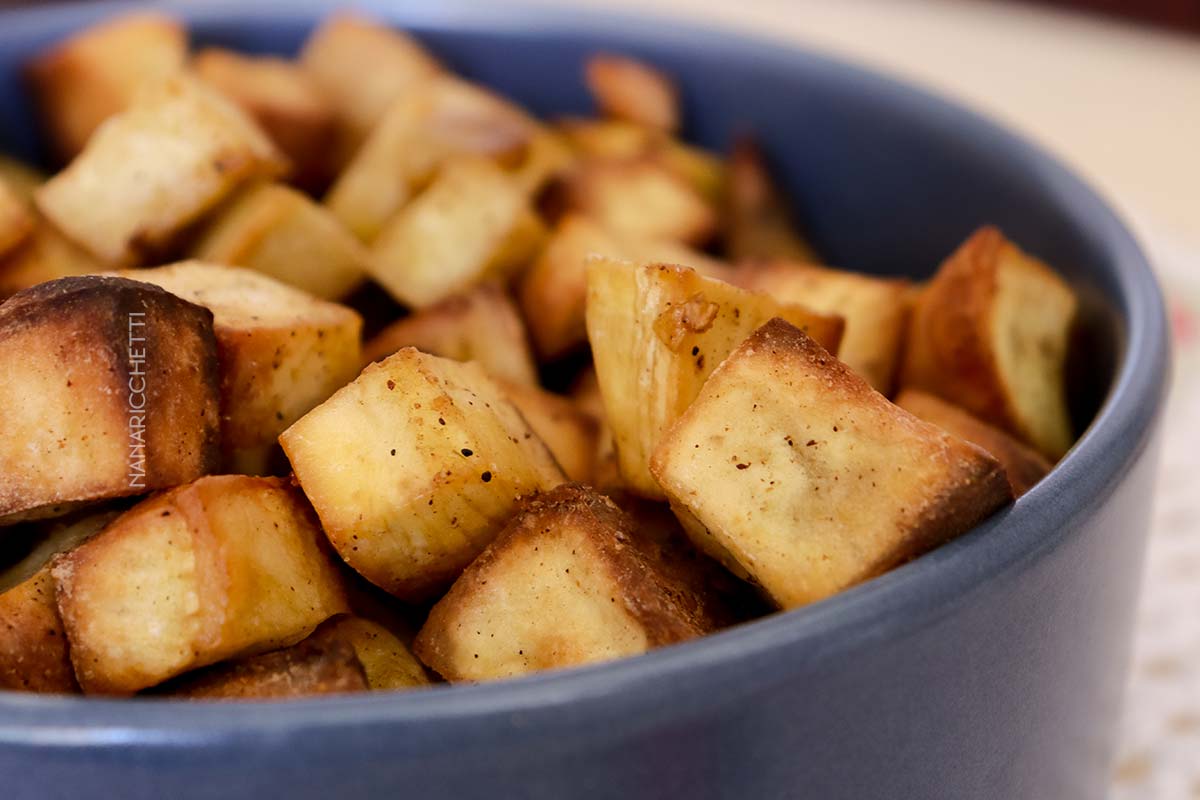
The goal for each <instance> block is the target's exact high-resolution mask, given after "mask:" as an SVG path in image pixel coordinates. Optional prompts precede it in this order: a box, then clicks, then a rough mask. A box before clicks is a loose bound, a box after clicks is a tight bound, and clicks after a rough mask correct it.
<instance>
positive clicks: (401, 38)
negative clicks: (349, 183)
mask: <svg viewBox="0 0 1200 800" xmlns="http://www.w3.org/2000/svg"><path fill="white" fill-rule="evenodd" d="M300 65H301V66H302V67H303V68H304V69H305V70H306V71H307V72H308V73H309V74H310V75H311V76H312V78H313V80H315V81H316V82H317V85H318V86H319V87H320V88H321V90H322V91H323V92H324V93H325V96H326V97H328V98H329V100H330V102H332V103H333V104H334V111H335V113H336V114H337V122H338V129H337V138H336V140H335V142H334V145H333V150H332V153H331V156H332V158H333V166H335V167H340V166H341V165H343V164H345V163H346V162H347V161H349V160H350V157H351V156H353V155H354V153H355V151H356V150H358V147H359V145H360V144H362V142H363V140H364V139H366V138H367V134H368V133H370V131H371V129H372V128H373V127H374V126H375V123H376V122H378V121H379V120H380V118H381V117H382V116H383V114H384V112H385V111H386V110H387V108H388V106H389V105H391V104H392V101H394V100H396V99H397V98H399V97H402V96H404V95H406V94H408V93H409V92H411V91H413V90H415V89H418V88H419V87H420V86H421V85H422V84H424V83H425V82H427V81H429V80H430V79H431V78H433V77H434V76H436V75H438V74H439V73H441V71H442V67H441V65H440V64H439V63H438V62H437V60H436V59H435V58H434V57H433V56H432V55H431V54H430V53H429V51H428V50H426V49H425V48H424V47H422V46H421V45H420V43H418V42H417V40H416V39H413V38H412V37H411V36H408V35H407V34H405V33H403V32H401V31H397V30H393V29H392V28H389V27H387V26H386V25H383V24H382V23H379V22H376V21H374V20H370V19H366V18H364V17H361V16H358V15H355V14H351V13H338V14H334V15H332V16H331V17H329V18H328V19H327V20H325V22H324V23H322V24H321V26H320V27H319V28H317V30H316V31H314V32H313V34H312V36H310V37H309V39H308V41H307V42H306V43H305V45H304V49H303V51H302V52H301V53H300Z"/></svg>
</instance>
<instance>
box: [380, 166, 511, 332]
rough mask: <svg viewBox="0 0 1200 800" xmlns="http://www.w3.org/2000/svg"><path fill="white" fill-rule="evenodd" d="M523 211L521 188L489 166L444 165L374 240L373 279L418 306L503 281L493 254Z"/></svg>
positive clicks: (497, 168)
mask: <svg viewBox="0 0 1200 800" xmlns="http://www.w3.org/2000/svg"><path fill="white" fill-rule="evenodd" d="M527 208H528V201H527V199H526V197H525V194H524V192H523V191H522V189H521V187H520V186H519V185H518V184H517V182H516V181H515V180H513V179H512V178H511V177H510V176H508V175H506V174H505V173H504V172H503V171H502V170H501V169H500V168H499V167H497V166H496V165H495V164H493V163H491V162H490V161H487V160H484V159H478V158H463V159H458V160H455V161H452V162H449V163H448V164H446V166H444V167H443V168H442V169H441V170H440V171H439V173H438V175H437V177H436V178H435V179H434V181H433V183H432V184H430V186H429V188H427V189H426V190H425V191H424V192H422V193H421V194H420V195H418V196H417V197H416V198H415V199H414V200H413V201H412V202H411V203H409V204H408V205H407V206H405V207H404V208H402V209H401V210H400V211H399V213H397V214H396V215H395V216H394V217H392V219H391V220H390V221H389V222H388V224H387V225H386V227H384V229H383V231H382V232H381V233H380V234H379V236H378V237H377V238H376V239H375V242H374V244H373V245H372V246H371V261H370V264H369V266H368V269H369V271H370V273H371V277H373V278H374V279H375V280H376V281H378V282H379V283H380V284H382V285H383V287H384V288H385V289H387V290H388V293H389V294H391V295H392V297H394V298H396V299H397V300H399V301H400V302H402V303H404V304H406V305H409V306H415V307H418V308H421V307H424V306H429V305H432V304H434V303H436V302H438V301H439V300H444V299H445V298H447V297H449V296H450V295H452V294H456V293H458V292H461V291H464V290H466V289H468V288H470V287H471V286H473V285H474V284H476V283H480V282H482V281H484V280H486V279H488V278H491V277H496V278H503V277H507V276H506V275H505V274H504V271H503V270H502V269H497V268H495V265H496V256H497V254H498V253H500V252H501V251H502V248H503V246H504V245H505V244H506V243H507V241H508V237H509V234H510V233H511V232H512V230H513V228H514V227H515V226H516V225H517V223H518V222H519V221H520V218H521V216H522V214H523V213H524V212H525V210H526V209H527ZM501 266H511V265H501Z"/></svg>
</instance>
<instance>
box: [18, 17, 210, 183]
mask: <svg viewBox="0 0 1200 800" xmlns="http://www.w3.org/2000/svg"><path fill="white" fill-rule="evenodd" d="M187 46H188V45H187V32H186V31H185V30H184V28H183V25H182V24H180V22H179V20H177V19H175V18H174V17H170V16H167V15H165V14H157V13H153V12H142V13H136V14H126V15H123V16H120V17H117V18H115V19H110V20H108V21H107V22H102V23H100V24H97V25H93V26H92V27H90V28H87V29H86V30H84V31H82V32H80V33H77V34H75V35H74V36H72V37H71V38H69V39H67V40H65V41H63V42H60V43H59V44H57V45H55V46H54V47H53V48H52V49H50V50H49V51H47V52H45V53H43V54H42V55H40V56H38V57H37V58H35V59H34V60H33V61H32V62H30V64H29V67H28V76H29V80H30V84H31V85H32V88H33V94H34V98H35V100H36V101H37V105H38V107H39V111H40V112H41V116H42V122H43V127H42V129H43V130H44V131H45V133H46V135H47V137H48V138H49V140H50V143H51V145H52V147H53V150H54V152H55V153H56V154H57V156H58V157H59V158H60V159H61V160H63V161H69V160H70V159H72V158H74V157H75V156H76V155H77V154H78V153H79V151H81V150H83V147H84V145H85V144H86V143H87V141H88V138H89V137H91V135H92V133H93V132H94V131H95V130H96V129H97V128H98V127H100V123H102V122H104V121H105V120H106V119H108V118H109V117H111V116H113V115H114V114H116V113H118V112H121V111H124V110H125V109H126V107H128V106H129V104H130V103H131V102H132V101H133V98H134V96H135V94H136V93H137V90H138V88H139V86H140V85H141V84H142V82H143V81H145V80H147V79H154V78H163V77H166V76H167V75H171V74H172V73H174V72H177V71H178V70H180V69H182V68H183V65H184V61H185V60H186V59H187Z"/></svg>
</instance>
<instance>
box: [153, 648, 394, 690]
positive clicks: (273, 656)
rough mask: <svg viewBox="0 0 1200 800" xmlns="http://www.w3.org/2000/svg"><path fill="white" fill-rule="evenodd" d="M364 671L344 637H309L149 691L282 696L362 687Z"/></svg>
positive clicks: (207, 668) (184, 676)
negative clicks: (326, 638)
mask: <svg viewBox="0 0 1200 800" xmlns="http://www.w3.org/2000/svg"><path fill="white" fill-rule="evenodd" d="M369 688H370V687H369V686H368V684H367V677H366V672H365V670H364V668H363V665H362V664H361V663H360V662H359V660H358V656H357V655H356V654H355V652H354V648H353V647H352V646H351V645H350V644H349V643H348V642H342V641H334V640H330V641H313V640H312V638H311V637H310V638H309V639H305V640H304V641H303V642H301V643H300V644H296V645H292V646H291V647H285V648H283V649H282V650H275V651H273V652H270V653H263V654H262V655H257V656H250V657H249V658H242V659H238V660H237V661H229V662H226V663H222V664H216V665H214V666H211V667H206V668H204V669H200V670H197V671H196V672H192V673H188V674H187V675H183V676H181V677H179V678H176V679H175V680H173V681H170V682H168V683H166V684H164V685H162V686H159V687H156V688H155V689H154V690H153V694H155V695H162V696H167V697H183V698H187V699H191V700H287V699H291V698H297V697H315V696H318V695H329V694H347V693H350V692H365V691H367V689H369Z"/></svg>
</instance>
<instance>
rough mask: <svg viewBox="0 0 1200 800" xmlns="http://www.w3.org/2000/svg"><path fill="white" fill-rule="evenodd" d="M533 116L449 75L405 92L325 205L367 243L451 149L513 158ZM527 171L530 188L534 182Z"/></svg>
mask: <svg viewBox="0 0 1200 800" xmlns="http://www.w3.org/2000/svg"><path fill="white" fill-rule="evenodd" d="M537 130H538V127H537V123H536V122H535V121H534V120H533V118H531V117H530V116H529V115H528V114H526V113H525V112H524V111H522V110H521V109H520V108H518V107H517V106H515V105H513V104H512V103H510V102H508V101H507V100H504V99H503V98H501V97H499V96H498V95H495V94H493V93H492V92H489V91H488V90H486V89H484V88H482V87H481V86H477V85H475V84H472V83H469V82H467V81H464V80H462V79H460V78H455V77H452V76H449V75H445V76H439V77H438V78H435V79H433V80H430V81H428V82H427V83H425V84H424V85H423V86H421V87H420V88H419V89H416V90H414V91H412V92H408V93H406V94H405V95H403V96H402V97H401V98H400V99H399V100H397V101H396V102H395V103H394V104H393V105H392V106H391V107H390V108H389V109H388V110H387V113H386V114H384V116H383V118H382V119H381V120H380V122H379V124H378V125H376V126H375V128H374V130H373V131H372V132H371V135H370V136H369V137H368V138H367V140H366V142H365V143H364V144H363V146H362V147H361V148H360V149H359V150H358V152H357V153H356V154H355V156H354V159H353V160H352V161H351V162H350V163H349V164H348V165H347V166H346V169H345V171H344V172H342V174H341V175H340V176H339V177H338V179H337V182H336V183H335V184H334V185H333V188H331V189H330V190H329V194H328V196H327V197H326V198H325V203H326V205H328V206H329V209H330V210H331V211H332V212H333V213H334V214H335V215H336V216H337V217H338V219H340V220H342V222H343V223H344V224H345V225H346V227H348V228H349V229H350V230H351V231H353V232H354V234H355V235H357V236H358V237H359V238H360V239H362V240H363V241H364V242H371V241H374V239H375V238H376V237H377V236H378V235H379V233H380V231H381V230H383V228H384V226H385V225H386V223H387V221H388V219H390V218H391V217H392V215H394V214H395V213H396V212H397V211H399V210H400V208H401V207H403V206H404V204H405V203H407V202H408V201H409V200H410V199H411V197H412V196H413V195H414V194H415V193H416V192H417V191H419V190H420V189H421V188H422V187H423V186H425V184H427V183H428V182H429V179H430V178H431V177H432V176H433V174H434V172H436V170H437V168H438V167H439V166H440V165H441V164H442V163H444V162H445V161H446V160H447V159H449V158H451V157H452V156H462V155H476V156H480V157H488V158H495V159H497V160H510V159H513V158H515V157H516V156H519V155H521V154H522V153H524V151H525V149H526V147H527V145H528V144H529V143H530V142H531V141H532V139H533V137H534V135H535V133H536V132H537ZM533 178H534V176H527V177H526V181H527V187H526V188H527V189H532V188H534V187H535V185H536V184H535V182H534V180H533Z"/></svg>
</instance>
